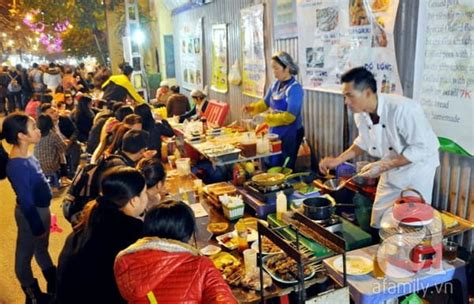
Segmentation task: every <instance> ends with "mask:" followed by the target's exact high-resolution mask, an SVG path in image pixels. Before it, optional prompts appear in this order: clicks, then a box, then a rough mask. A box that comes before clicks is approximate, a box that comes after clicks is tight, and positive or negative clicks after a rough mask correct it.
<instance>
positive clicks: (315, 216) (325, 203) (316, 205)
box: [303, 197, 333, 221]
mask: <svg viewBox="0 0 474 304" xmlns="http://www.w3.org/2000/svg"><path fill="white" fill-rule="evenodd" d="M303 211H304V215H306V216H307V217H309V218H310V219H312V220H317V221H320V220H326V219H328V218H329V217H330V216H331V214H332V213H333V206H332V202H331V201H330V200H329V199H327V198H325V197H312V198H307V199H305V200H304V201H303Z"/></svg>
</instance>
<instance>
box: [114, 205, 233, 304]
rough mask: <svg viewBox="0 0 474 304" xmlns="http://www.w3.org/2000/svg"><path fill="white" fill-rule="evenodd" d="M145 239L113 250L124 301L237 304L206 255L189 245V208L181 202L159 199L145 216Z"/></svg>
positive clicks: (191, 231)
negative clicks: (159, 202)
mask: <svg viewBox="0 0 474 304" xmlns="http://www.w3.org/2000/svg"><path fill="white" fill-rule="evenodd" d="M144 229H145V233H144V235H145V238H142V239H140V240H138V241H137V242H136V243H135V244H133V245H131V246H130V247H128V248H127V249H125V250H123V251H121V252H120V253H119V254H118V255H117V259H116V261H115V266H114V271H115V279H116V280H117V285H118V288H119V290H120V293H121V294H122V296H123V297H124V298H125V299H127V301H128V303H222V304H224V303H225V304H232V303H237V301H236V300H235V298H234V296H233V295H232V291H231V290H230V288H229V285H227V283H226V282H225V281H224V279H223V278H222V275H221V273H220V272H219V270H217V268H216V267H215V266H214V264H213V263H212V261H211V260H210V259H209V258H208V257H202V256H200V255H199V251H198V249H197V248H195V247H193V246H191V245H189V244H188V242H189V240H190V239H191V236H192V235H193V234H194V233H195V231H196V223H195V219H194V213H193V211H192V210H191V208H190V207H189V206H188V205H186V204H185V203H183V202H175V201H168V202H163V203H161V204H158V205H157V206H155V207H153V208H152V209H151V210H149V211H148V212H147V214H146V216H145V225H144Z"/></svg>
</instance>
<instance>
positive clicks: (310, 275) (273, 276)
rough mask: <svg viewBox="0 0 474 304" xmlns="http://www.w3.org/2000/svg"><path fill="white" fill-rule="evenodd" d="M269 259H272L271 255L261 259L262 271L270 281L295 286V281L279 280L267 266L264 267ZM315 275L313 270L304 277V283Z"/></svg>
mask: <svg viewBox="0 0 474 304" xmlns="http://www.w3.org/2000/svg"><path fill="white" fill-rule="evenodd" d="M270 257H272V255H267V256H266V257H264V258H263V269H265V271H266V272H267V273H268V274H269V275H270V276H271V277H272V279H274V280H275V281H277V282H280V283H284V284H295V283H298V281H297V280H291V281H287V280H283V279H282V278H280V277H279V276H277V275H276V274H275V273H273V271H271V270H270V269H269V268H268V267H267V265H266V263H265V261H266V260H267V259H268V258H270ZM315 274H316V272H315V271H314V270H313V271H312V272H311V273H310V274H309V275H308V276H306V277H305V278H304V280H305V281H306V280H309V279H311V278H312V277H313V276H314V275H315Z"/></svg>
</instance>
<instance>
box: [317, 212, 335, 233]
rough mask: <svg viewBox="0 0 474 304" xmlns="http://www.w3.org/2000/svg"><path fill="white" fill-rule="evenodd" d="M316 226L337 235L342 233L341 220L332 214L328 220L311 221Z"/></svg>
mask: <svg viewBox="0 0 474 304" xmlns="http://www.w3.org/2000/svg"><path fill="white" fill-rule="evenodd" d="M312 221H313V222H315V223H316V224H319V225H321V226H323V227H324V228H326V230H328V231H330V232H332V233H337V232H340V231H342V220H341V218H340V217H339V216H337V215H335V214H332V215H331V216H330V217H329V218H328V219H325V220H312Z"/></svg>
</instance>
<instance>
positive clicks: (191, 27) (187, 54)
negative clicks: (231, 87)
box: [179, 18, 204, 90]
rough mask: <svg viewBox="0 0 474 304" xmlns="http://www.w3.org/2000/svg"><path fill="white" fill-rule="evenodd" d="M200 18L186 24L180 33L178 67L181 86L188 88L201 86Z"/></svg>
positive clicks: (193, 88)
mask: <svg viewBox="0 0 474 304" xmlns="http://www.w3.org/2000/svg"><path fill="white" fill-rule="evenodd" d="M202 43H203V42H202V18H199V20H198V22H197V24H186V25H185V26H184V27H183V29H182V30H181V35H180V46H179V53H180V56H179V58H180V67H181V77H182V78H181V79H182V81H183V87H184V88H186V89H188V90H195V89H197V90H202V88H203V78H204V76H203V67H202V61H203V52H202V46H203V45H202Z"/></svg>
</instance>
